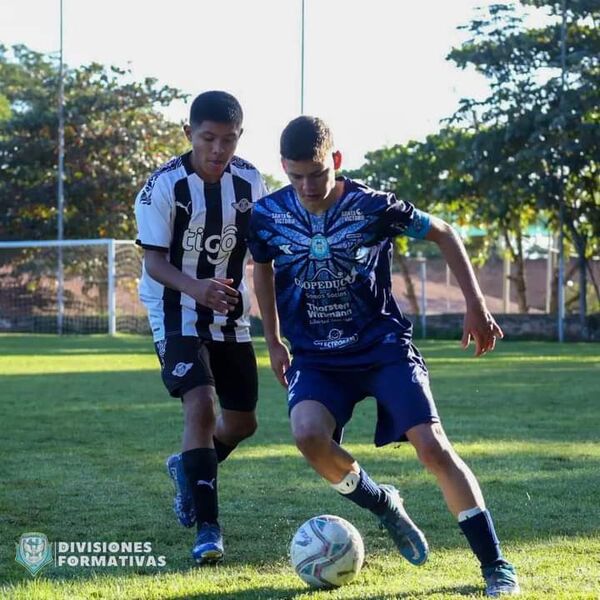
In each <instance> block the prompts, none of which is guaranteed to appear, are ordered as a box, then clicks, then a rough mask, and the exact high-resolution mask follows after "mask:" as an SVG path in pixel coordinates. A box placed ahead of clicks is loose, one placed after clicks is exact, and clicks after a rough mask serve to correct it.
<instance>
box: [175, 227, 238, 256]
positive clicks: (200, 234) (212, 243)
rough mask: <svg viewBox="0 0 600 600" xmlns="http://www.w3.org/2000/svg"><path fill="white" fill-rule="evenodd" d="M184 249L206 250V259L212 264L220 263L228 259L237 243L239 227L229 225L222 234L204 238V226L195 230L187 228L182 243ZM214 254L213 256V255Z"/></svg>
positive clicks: (189, 250)
mask: <svg viewBox="0 0 600 600" xmlns="http://www.w3.org/2000/svg"><path fill="white" fill-rule="evenodd" d="M181 245H182V247H183V249H184V250H186V251H187V252H191V251H193V250H195V251H196V252H202V251H204V252H206V253H207V255H208V256H207V257H206V259H207V260H208V262H209V263H210V264H212V265H220V264H221V263H222V262H224V261H226V260H227V258H228V257H229V255H230V254H231V253H232V252H233V249H234V248H235V247H236V245H237V227H236V226H235V225H227V226H226V227H225V229H223V231H222V232H221V235H217V234H215V235H209V236H208V237H207V238H206V239H204V227H197V228H196V229H195V230H193V229H186V231H185V233H184V234H183V240H182V243H181ZM211 255H213V256H211Z"/></svg>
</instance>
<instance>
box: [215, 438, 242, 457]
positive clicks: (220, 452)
mask: <svg viewBox="0 0 600 600" xmlns="http://www.w3.org/2000/svg"><path fill="white" fill-rule="evenodd" d="M213 443H214V445H215V452H216V453H217V461H218V462H220V463H222V462H223V461H224V460H225V459H226V458H227V457H228V456H229V455H230V454H231V453H232V452H233V451H234V450H235V449H236V448H237V445H235V446H228V445H227V444H224V443H223V442H222V441H221V440H219V439H217V438H216V437H215V436H214V435H213Z"/></svg>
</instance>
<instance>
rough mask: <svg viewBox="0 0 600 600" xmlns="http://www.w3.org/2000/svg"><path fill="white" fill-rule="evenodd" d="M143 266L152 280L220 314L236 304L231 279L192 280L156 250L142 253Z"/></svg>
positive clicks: (235, 291) (235, 293) (236, 300)
mask: <svg viewBox="0 0 600 600" xmlns="http://www.w3.org/2000/svg"><path fill="white" fill-rule="evenodd" d="M144 265H145V267H146V271H147V272H148V275H150V277H152V279H154V280H156V281H158V282H159V283H162V284H163V285H165V286H167V287H168V288H171V289H173V290H177V291H179V292H183V293H184V294H187V295H188V296H191V297H192V298H193V299H194V300H196V302H198V303H199V304H202V305H203V306H207V307H208V308H211V309H212V310H215V311H217V312H219V313H221V314H227V313H228V312H230V311H232V310H233V309H234V308H235V305H236V304H237V303H238V296H239V292H238V291H237V290H236V289H234V288H232V287H230V284H232V283H233V279H219V278H214V279H194V278H193V277H189V276H188V275H186V274H185V273H182V272H181V271H180V270H179V269H177V268H175V267H174V266H173V265H172V264H171V263H170V262H169V261H168V260H167V255H166V254H165V253H164V252H159V251H157V250H145V251H144Z"/></svg>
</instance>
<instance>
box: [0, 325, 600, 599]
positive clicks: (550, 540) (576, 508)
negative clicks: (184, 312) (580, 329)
mask: <svg viewBox="0 0 600 600" xmlns="http://www.w3.org/2000/svg"><path fill="white" fill-rule="evenodd" d="M420 346H421V349H422V351H423V354H424V355H425V357H426V359H427V361H428V364H429V367H430V370H431V373H432V382H433V383H432V387H433V391H434V394H435V396H436V399H437V403H438V408H439V410H440V412H441V415H442V418H443V420H444V423H445V427H446V430H447V432H448V434H449V436H450V438H451V439H452V440H454V442H455V445H456V447H457V449H458V451H459V452H460V454H461V455H462V456H463V458H465V459H466V460H467V462H468V463H469V464H470V465H471V467H472V468H473V470H474V471H475V473H476V474H477V475H478V477H479V479H480V482H481V484H482V487H483V489H484V493H485V495H486V497H487V501H488V505H489V507H490V509H491V510H492V512H493V514H494V516H495V521H496V527H497V530H498V531H499V533H500V536H501V539H502V541H503V546H504V550H505V553H506V555H507V556H508V557H509V558H510V559H511V560H512V561H513V562H514V563H515V564H516V565H517V568H518V570H519V574H520V578H521V583H522V587H523V589H524V596H523V597H524V598H544V599H547V598H598V597H600V584H599V582H598V579H599V574H600V502H599V501H598V496H599V495H600V447H599V445H598V443H597V442H598V438H599V435H600V434H599V432H600V407H599V404H598V403H599V401H600V400H599V399H600V396H599V392H598V390H599V387H600V386H599V382H600V360H599V350H600V349H599V347H598V346H597V345H591V344H587V345H586V344H569V345H562V346H561V345H557V344H550V343H535V342H524V343H518V342H513V343H511V342H504V343H502V344H501V345H500V347H499V348H498V349H497V351H496V352H495V353H494V354H493V355H491V356H487V357H485V358H484V359H479V360H474V359H472V358H471V356H470V355H468V354H465V353H463V352H462V351H461V350H460V349H459V347H458V343H457V342H449V341H431V342H424V343H422V344H420ZM257 350H258V353H259V360H260V370H261V394H260V405H259V423H260V425H259V431H258V432H257V434H256V435H255V436H254V437H253V438H252V439H251V440H249V441H248V442H247V443H246V444H244V445H243V446H242V447H240V448H239V449H238V450H236V452H235V453H234V454H233V455H232V456H231V458H230V459H229V460H228V461H227V462H226V463H225V464H224V465H223V466H222V469H221V471H220V490H221V495H220V502H221V521H222V524H223V527H224V531H225V536H226V537H225V541H226V549H227V557H226V562H225V563H224V564H223V565H222V566H219V567H217V568H204V569H198V568H195V567H194V566H193V565H192V564H191V562H190V560H189V558H188V553H189V549H190V546H191V543H192V538H193V534H192V532H190V531H187V530H184V529H183V528H181V527H179V526H177V525H176V523H175V521H174V517H173V515H172V513H171V508H170V505H171V495H172V492H171V487H170V482H169V480H168V478H167V476H166V474H165V471H164V459H165V457H166V456H167V455H168V454H169V453H171V452H172V451H173V450H175V449H177V448H178V446H179V440H180V434H181V410H180V407H179V403H178V401H174V400H172V399H170V398H168V396H167V395H166V393H165V391H164V390H163V388H162V384H161V382H160V378H159V373H158V369H157V361H156V358H155V355H154V353H153V351H152V346H151V343H150V341H149V340H148V339H146V338H141V337H134V336H122V337H117V338H115V339H110V338H107V337H105V336H86V337H65V338H63V339H59V338H57V337H54V336H33V335H32V336H0V430H1V434H0V448H1V450H2V453H1V456H2V458H1V462H0V481H1V483H0V485H1V487H0V582H2V586H3V587H2V588H0V596H1V597H2V598H23V599H24V598H27V599H30V598H35V599H36V600H37V599H46V598H68V599H75V598H86V599H87V598H94V599H98V598H106V599H110V600H113V599H121V598H127V599H129V598H131V599H133V598H135V599H151V598H152V599H161V600H162V599H170V600H175V599H178V600H179V599H184V598H203V599H204V598H206V599H208V600H210V599H221V598H232V599H244V600H245V599H254V598H264V599H266V598H277V599H283V598H294V599H298V600H300V599H303V598H315V599H328V600H334V599H338V598H355V599H361V600H363V599H384V598H444V599H445V598H477V597H482V590H483V588H482V582H481V580H480V575H479V572H478V569H477V565H476V562H475V560H474V558H473V557H472V555H471V554H470V552H469V551H468V549H467V546H466V542H465V540H464V538H463V536H462V535H460V534H459V530H458V527H457V526H456V523H455V522H454V519H453V518H452V517H451V516H450V514H449V513H448V512H447V511H446V510H445V507H444V504H443V501H442V497H441V494H440V492H439V491H438V489H437V487H436V485H435V484H434V481H433V479H432V477H430V476H429V475H428V474H426V473H425V472H424V471H423V469H421V467H420V466H419V464H418V462H417V461H416V459H415V457H414V453H413V451H412V449H411V448H410V447H409V446H407V445H406V444H402V445H400V446H389V447H386V448H383V449H379V450H376V449H375V448H374V447H373V446H372V442H371V440H372V435H373V424H374V407H373V403H372V401H365V402H363V403H362V404H361V405H360V406H359V407H358V408H357V410H356V412H355V416H354V419H353V421H352V423H351V424H350V426H349V427H348V430H347V437H346V443H347V447H348V448H349V450H350V451H351V452H353V453H354V454H355V456H356V457H357V459H358V460H359V461H360V462H361V463H362V464H363V465H364V466H365V467H366V468H367V469H368V471H369V472H370V474H371V475H372V476H373V477H374V478H375V479H376V480H378V481H381V482H392V483H395V484H397V485H398V486H399V487H400V489H401V491H402V494H403V495H404V497H405V498H406V503H407V507H408V509H409V511H410V512H411V514H412V515H413V517H414V518H415V520H416V521H417V522H418V523H419V524H420V525H421V526H422V528H423V529H424V531H425V532H426V534H427V537H428V539H429V542H430V546H431V550H432V553H431V559H430V561H429V562H428V563H427V564H426V565H425V566H424V567H422V568H414V567H411V566H410V565H409V564H408V563H406V562H403V561H402V560H401V559H400V558H399V556H398V555H397V553H396V552H395V550H394V549H393V546H392V544H391V542H390V540H389V539H388V538H387V537H386V536H385V535H384V534H383V533H382V532H380V531H379V530H378V529H377V528H376V525H375V521H374V519H373V518H372V517H370V515H368V514H366V513H364V512H363V511H361V510H360V509H358V508H356V507H355V506H354V505H351V504H350V503H349V502H346V501H344V499H343V498H341V497H339V496H337V495H336V494H335V493H334V492H333V491H332V490H330V489H329V488H328V486H327V485H326V484H325V483H324V482H322V481H321V480H320V479H319V478H318V477H317V476H316V475H315V474H314V473H313V472H312V471H311V470H310V469H309V467H308V466H307V465H306V464H305V463H304V461H303V459H302V458H301V457H300V455H299V453H298V452H297V451H296V449H295V447H294V446H293V445H292V444H291V443H290V441H291V438H290V434H289V429H288V422H287V414H286V406H285V398H284V393H283V390H282V389H281V388H280V387H279V386H278V384H277V383H276V382H275V380H274V378H273V377H272V376H271V374H270V370H269V367H268V359H267V356H266V353H265V347H264V344H263V343H262V342H260V341H259V342H258V343H257ZM320 513H333V514H338V515H340V516H343V517H345V518H347V519H349V520H350V521H352V522H353V523H354V524H355V525H356V526H357V527H358V529H359V531H360V532H361V533H362V535H363V538H364V540H365V546H366V552H367V559H366V564H365V567H364V568H363V570H362V572H361V574H360V576H359V577H358V579H357V580H356V581H355V582H353V583H352V584H350V585H348V586H346V587H344V588H340V589H339V590H335V591H328V592H316V593H315V592H311V591H310V590H309V589H308V588H307V587H306V586H305V585H304V584H303V583H302V582H301V581H300V580H299V579H298V578H297V577H296V576H295V575H294V573H293V572H292V570H291V568H290V567H289V565H288V561H287V545H288V543H289V540H290V538H291V536H292V534H293V532H294V531H295V529H296V528H297V526H298V525H299V524H300V523H301V522H303V521H304V520H305V519H307V518H309V517H311V516H313V515H316V514H320ZM29 531H41V532H43V533H45V534H46V535H47V536H48V538H49V539H50V540H51V541H60V540H63V541H88V540H89V541H96V540H98V541H149V542H152V544H153V553H154V554H157V555H164V556H165V557H166V560H167V565H166V567H164V568H147V569H135V568H112V569H108V568H107V569H97V570H96V572H92V571H91V570H86V569H73V568H58V567H54V566H52V565H51V566H49V567H46V568H45V569H44V570H43V571H42V572H41V573H40V574H39V575H38V576H37V578H35V579H34V578H32V577H30V575H29V574H28V573H27V572H26V571H25V569H24V568H23V567H22V566H21V565H19V564H17V563H16V562H15V560H14V558H15V542H17V541H18V539H19V537H20V535H21V534H22V533H25V532H29Z"/></svg>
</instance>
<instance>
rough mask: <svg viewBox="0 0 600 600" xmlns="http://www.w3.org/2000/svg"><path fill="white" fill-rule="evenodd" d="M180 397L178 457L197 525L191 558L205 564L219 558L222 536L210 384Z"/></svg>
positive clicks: (213, 404)
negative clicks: (179, 449)
mask: <svg viewBox="0 0 600 600" xmlns="http://www.w3.org/2000/svg"><path fill="white" fill-rule="evenodd" d="M182 400H183V414H184V429H183V443H182V452H181V459H182V464H183V471H184V473H185V477H186V480H187V483H188V489H189V490H190V493H191V497H192V501H193V506H194V510H195V514H196V524H197V535H196V541H195V543H194V546H193V548H192V557H193V558H194V560H195V561H196V562H197V563H198V564H209V563H214V562H217V561H219V560H221V559H222V558H223V538H222V535H221V529H220V526H219V521H218V518H219V504H218V486H217V482H218V476H217V475H218V460H217V453H216V451H215V448H214V445H213V435H214V432H215V425H216V412H215V389H214V387H213V386H210V385H203V386H197V387H195V388H193V389H191V390H189V391H188V392H186V393H184V394H183V398H182Z"/></svg>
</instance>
